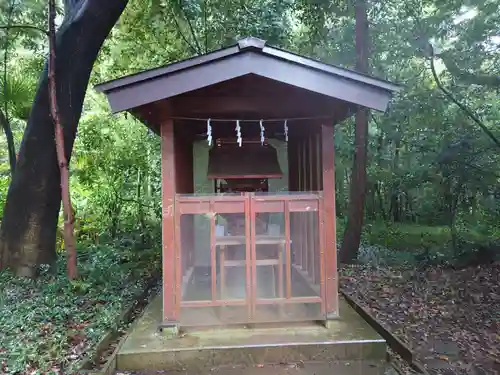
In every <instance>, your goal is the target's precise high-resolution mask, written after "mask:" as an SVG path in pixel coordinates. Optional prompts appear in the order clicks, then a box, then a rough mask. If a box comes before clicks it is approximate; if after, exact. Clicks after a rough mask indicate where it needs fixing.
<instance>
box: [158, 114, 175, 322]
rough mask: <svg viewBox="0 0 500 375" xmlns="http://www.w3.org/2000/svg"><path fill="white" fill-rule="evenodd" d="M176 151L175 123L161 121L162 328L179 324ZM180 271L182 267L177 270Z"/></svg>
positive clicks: (168, 120)
mask: <svg viewBox="0 0 500 375" xmlns="http://www.w3.org/2000/svg"><path fill="white" fill-rule="evenodd" d="M175 177H176V173H175V151H174V123H173V120H171V119H167V120H165V122H163V123H162V125H161V186H162V188H161V195H162V255H163V262H162V268H163V322H162V324H161V327H162V328H170V327H177V324H178V316H177V315H178V314H177V311H176V300H175V290H176V285H175V271H176V270H175V264H176V263H177V262H176V257H175V210H174V201H175V188H176V187H175V181H176V179H175ZM177 271H179V270H177Z"/></svg>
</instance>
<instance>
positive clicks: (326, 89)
mask: <svg viewBox="0 0 500 375" xmlns="http://www.w3.org/2000/svg"><path fill="white" fill-rule="evenodd" d="M248 74H255V75H259V76H262V77H266V78H269V79H272V80H275V81H278V82H282V83H285V84H289V85H293V86H296V87H299V88H302V89H305V90H308V91H312V92H316V93H319V94H322V95H325V96H327V97H331V98H335V99H339V100H344V101H347V102H350V103H354V104H358V105H361V106H365V107H368V108H371V109H375V110H379V111H385V109H386V108H387V105H388V102H389V100H390V98H391V96H392V93H393V92H395V91H398V90H399V89H400V86H398V85H395V84H393V83H391V82H388V81H385V80H381V79H377V78H375V77H372V76H370V75H366V74H361V73H358V72H355V71H353V70H349V69H346V68H343V67H339V66H336V65H330V64H325V63H322V62H319V61H317V60H313V59H310V58H307V57H303V56H300V55H297V54H294V53H291V52H288V51H284V50H282V49H278V48H275V47H270V46H267V45H266V42H265V41H264V40H261V39H257V38H253V37H248V38H245V39H242V40H240V41H238V43H237V44H235V45H233V46H230V47H227V48H222V49H219V50H217V51H214V52H210V53H207V54H205V55H201V56H197V57H193V58H190V59H187V60H183V61H179V62H175V63H172V64H169V65H166V66H163V67H160V68H156V69H151V70H147V71H143V72H140V73H136V74H132V75H128V76H125V77H122V78H118V79H115V80H112V81H108V82H105V83H102V84H99V85H97V86H96V90H98V91H100V92H103V93H105V94H106V95H107V97H108V100H109V103H110V105H111V109H112V111H113V112H120V111H125V110H130V109H132V108H135V107H139V106H141V105H145V104H148V103H152V102H155V101H158V100H162V99H168V98H171V97H174V96H177V95H181V94H184V93H186V92H189V91H193V90H197V89H201V88H204V87H208V86H211V85H214V84H217V83H220V82H223V81H228V80H231V79H234V78H237V77H241V76H244V75H248Z"/></svg>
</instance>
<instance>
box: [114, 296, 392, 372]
mask: <svg viewBox="0 0 500 375" xmlns="http://www.w3.org/2000/svg"><path fill="white" fill-rule="evenodd" d="M161 302H162V301H161V297H157V298H155V299H154V300H153V302H152V303H151V304H150V305H149V306H148V307H147V308H146V310H145V312H144V314H143V316H142V317H140V318H139V319H138V320H137V321H136V323H135V324H134V325H133V326H132V328H131V332H130V334H129V336H128V338H127V339H126V341H125V343H124V344H123V346H122V347H121V349H120V351H119V352H118V355H117V370H119V371H144V370H162V371H179V370H182V371H193V372H204V371H210V370H212V369H214V368H219V367H227V366H233V367H234V366H244V367H248V368H252V367H256V366H260V365H264V364H290V363H291V364H293V363H305V362H311V361H321V362H333V361H342V360H343V361H362V360H384V359H385V356H386V343H385V341H384V340H383V339H382V338H381V337H380V336H379V335H378V334H377V333H376V332H375V331H374V330H373V329H372V328H371V327H370V326H369V325H368V324H367V323H366V322H365V321H364V320H363V319H362V318H361V317H360V316H359V315H358V314H357V313H356V312H355V311H354V310H353V309H352V308H351V307H350V306H349V305H348V304H347V303H346V302H345V301H343V300H341V301H340V303H341V305H340V317H339V318H338V319H337V320H332V321H329V324H328V328H326V327H325V326H324V325H321V324H314V325H313V324H309V325H294V326H288V327H287V326H284V327H266V328H251V329H249V328H212V329H206V330H199V331H191V332H187V333H183V334H181V335H179V336H178V337H175V338H168V337H165V335H163V334H162V333H161V332H158V324H159V322H160V320H161V305H162V303H161Z"/></svg>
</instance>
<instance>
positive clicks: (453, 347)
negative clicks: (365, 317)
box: [340, 263, 500, 375]
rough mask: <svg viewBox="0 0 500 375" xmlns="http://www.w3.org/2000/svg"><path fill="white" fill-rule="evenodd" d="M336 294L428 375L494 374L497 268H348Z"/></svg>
mask: <svg viewBox="0 0 500 375" xmlns="http://www.w3.org/2000/svg"><path fill="white" fill-rule="evenodd" d="M340 272H341V288H342V290H343V291H344V292H345V293H346V294H348V295H350V296H352V297H354V298H356V299H357V300H358V301H359V302H360V303H361V304H362V305H363V307H365V308H367V310H368V311H369V312H370V313H371V314H372V315H373V316H374V317H375V318H376V319H378V320H379V321H380V322H381V323H382V324H384V326H385V327H386V328H388V329H390V330H391V332H393V333H394V334H395V335H396V336H397V337H398V338H400V339H401V340H402V341H404V342H405V343H406V344H407V345H408V346H409V347H410V349H412V350H413V351H414V352H415V353H416V355H417V357H418V359H419V360H420V361H421V362H423V363H424V364H426V365H427V366H428V368H429V370H430V371H431V372H437V373H441V372H449V371H454V372H455V373H469V374H478V375H479V374H483V373H491V374H495V373H500V371H499V370H500V336H499V335H500V283H499V281H500V264H498V263H497V264H493V265H488V266H477V267H470V268H465V269H460V270H452V269H441V268H431V269H428V270H426V271H415V270H404V269H396V268H389V267H386V268H383V267H378V268H373V267H369V266H359V265H356V266H349V267H345V268H343V269H341V270H340Z"/></svg>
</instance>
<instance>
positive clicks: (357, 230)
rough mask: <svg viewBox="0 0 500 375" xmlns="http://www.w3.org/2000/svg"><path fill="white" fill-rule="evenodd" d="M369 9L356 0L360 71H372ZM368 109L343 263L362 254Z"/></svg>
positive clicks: (358, 140)
mask: <svg viewBox="0 0 500 375" xmlns="http://www.w3.org/2000/svg"><path fill="white" fill-rule="evenodd" d="M368 53H369V51H368V9H367V3H366V0H357V1H356V70H358V71H360V72H362V73H367V72H368ZM368 114H369V113H368V109H367V108H359V110H358V112H357V113H356V131H355V136H354V143H355V151H354V161H353V168H352V178H351V188H350V199H349V213H348V218H347V226H346V229H345V231H344V239H343V241H342V247H341V249H340V253H339V261H340V262H341V263H351V262H353V261H355V260H356V259H357V257H358V251H359V244H360V242H361V230H362V228H363V212H364V205H365V198H366V162H367V157H368Z"/></svg>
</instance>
